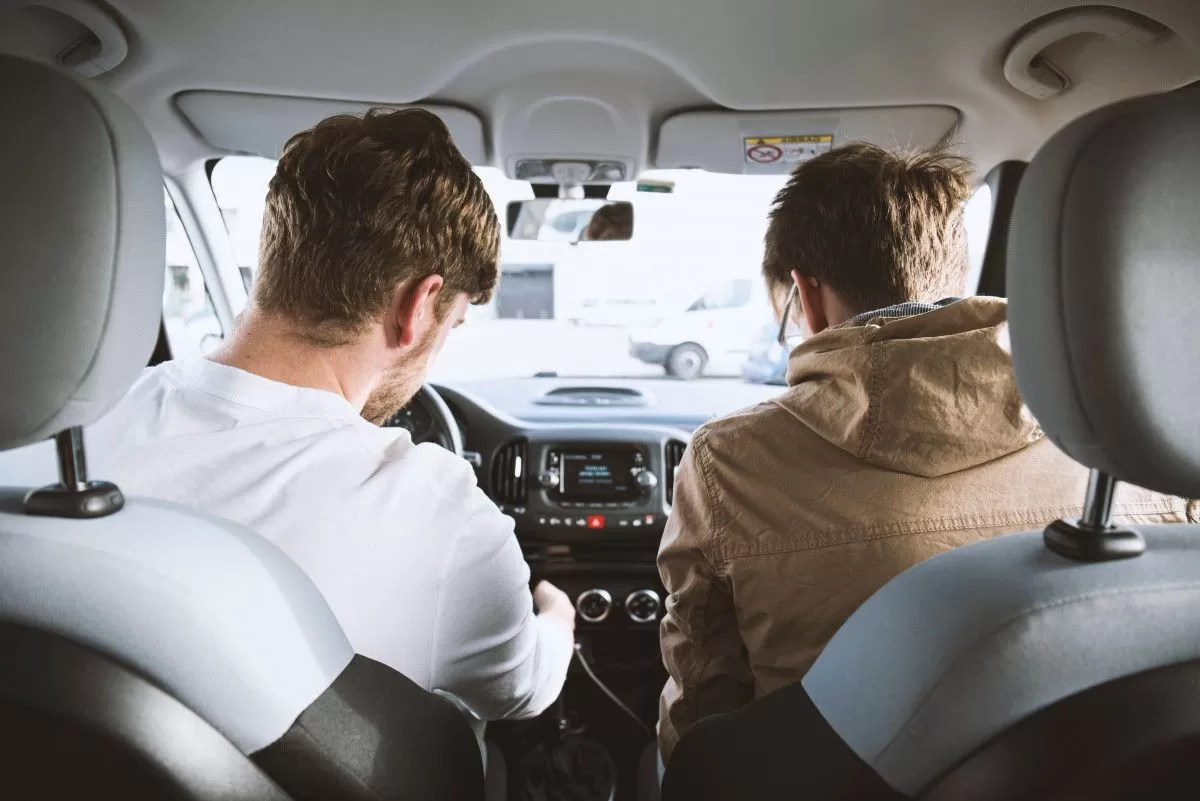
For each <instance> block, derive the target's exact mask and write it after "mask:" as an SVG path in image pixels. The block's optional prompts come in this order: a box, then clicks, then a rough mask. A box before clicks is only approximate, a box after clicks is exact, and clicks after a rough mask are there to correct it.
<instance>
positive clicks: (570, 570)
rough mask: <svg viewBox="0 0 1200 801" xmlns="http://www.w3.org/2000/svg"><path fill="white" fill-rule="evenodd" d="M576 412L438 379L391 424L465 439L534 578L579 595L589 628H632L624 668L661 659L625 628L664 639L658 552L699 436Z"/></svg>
mask: <svg viewBox="0 0 1200 801" xmlns="http://www.w3.org/2000/svg"><path fill="white" fill-rule="evenodd" d="M443 407H444V408H443ZM575 412H576V414H577V415H579V416H580V417H587V418H589V420H588V422H580V421H578V420H577V421H563V422H537V421H530V420H525V419H519V418H517V417H514V416H511V415H509V414H507V413H506V412H504V411H501V410H500V409H497V408H495V407H494V406H492V405H491V404H490V403H488V402H487V401H486V400H484V399H482V398H480V397H479V396H477V395H475V394H473V393H471V392H468V391H466V390H462V389H457V388H452V387H448V386H438V387H426V388H425V389H424V390H422V392H421V393H420V394H418V396H417V397H416V398H414V400H413V401H412V402H411V403H410V404H409V405H408V407H406V408H405V409H403V410H401V411H400V412H399V413H397V414H396V415H394V416H393V417H392V418H391V419H389V420H388V421H387V422H386V423H385V425H387V426H395V427H401V428H405V429H407V430H408V431H409V432H410V434H411V435H412V436H413V439H414V441H417V442H436V443H438V444H441V445H443V446H445V447H448V448H450V449H451V450H455V447H454V443H453V441H454V440H458V441H459V442H460V443H461V452H462V455H463V457H464V458H465V459H467V460H468V461H469V462H470V463H471V464H472V465H473V467H474V468H475V472H476V477H477V478H478V481H479V486H480V488H481V489H483V491H484V492H486V493H487V495H488V496H489V497H490V498H491V499H492V500H493V501H494V502H495V503H496V505H497V506H498V507H499V508H500V510H501V511H502V512H504V513H505V514H507V515H509V516H510V517H512V519H513V521H514V525H515V530H516V536H517V539H518V541H519V542H520V545H521V548H522V551H523V552H524V554H525V558H526V560H527V561H528V563H529V565H530V570H531V573H532V576H533V579H534V580H535V581H536V580H538V579H540V578H546V579H548V580H550V581H552V582H554V583H555V584H556V585H558V586H559V587H560V588H561V589H563V591H565V592H566V593H567V594H568V595H569V596H571V597H572V598H573V599H574V600H575V606H576V611H577V612H578V616H579V621H580V625H581V626H583V627H584V628H585V629H586V630H589V631H592V632H595V633H599V634H604V633H609V634H622V635H624V638H623V639H619V640H617V641H614V642H616V643H619V644H614V645H611V646H609V647H607V648H605V649H602V650H601V651H600V654H601V657H603V656H605V655H607V656H608V657H610V658H613V659H616V660H617V661H618V662H620V663H621V664H623V665H624V666H625V667H628V666H629V663H630V662H631V661H632V662H634V663H636V662H637V661H638V660H641V661H643V662H645V661H646V660H649V661H650V662H651V663H653V662H654V660H656V659H657V649H656V648H648V647H646V645H645V644H643V645H642V646H641V647H638V648H636V649H634V650H629V648H628V646H629V642H628V639H627V634H628V632H629V631H630V630H631V629H632V630H634V631H641V632H644V633H645V634H646V635H647V636H648V637H656V636H657V625H656V623H657V621H658V620H659V619H660V618H661V615H662V611H663V609H662V598H663V597H664V596H665V590H664V589H663V588H662V585H661V583H660V581H659V577H658V570H657V566H656V564H655V558H656V555H657V552H658V544H659V541H660V539H661V537H662V533H663V530H664V527H665V525H666V521H667V515H668V514H669V512H670V510H671V502H672V499H673V498H672V490H673V486H674V479H675V470H676V469H677V468H678V466H679V463H680V461H681V460H682V458H683V453H684V450H685V449H686V447H687V442H688V439H689V437H690V432H689V431H688V430H685V429H683V428H680V427H673V426H667V425H654V424H645V423H627V422H621V421H620V420H619V419H618V420H615V421H610V422H603V421H595V419H594V418H595V416H597V415H596V414H595V412H596V410H589V409H576V410H575ZM447 427H453V428H454V430H453V431H452V432H447V431H445V430H444V429H445V428H447Z"/></svg>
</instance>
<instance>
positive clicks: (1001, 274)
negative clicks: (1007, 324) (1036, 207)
mask: <svg viewBox="0 0 1200 801" xmlns="http://www.w3.org/2000/svg"><path fill="white" fill-rule="evenodd" d="M1028 166H1029V165H1028V164H1026V163H1025V162H1023V161H1002V162H1000V163H999V164H997V165H996V166H995V167H994V168H993V169H992V171H991V172H989V173H988V175H987V178H986V179H985V180H984V182H985V183H986V184H987V185H988V186H989V187H991V190H992V220H991V225H990V226H989V228H988V241H987V248H986V249H985V250H984V252H983V268H982V270H981V271H980V273H979V286H978V288H977V289H976V294H979V295H992V296H994V297H998V298H1003V297H1007V292H1008V290H1007V288H1006V287H1005V281H1006V276H1007V273H1008V268H1007V264H1008V229H1009V224H1010V223H1011V221H1012V213H1013V206H1014V204H1015V203H1016V199H1017V187H1018V186H1019V185H1020V183H1021V176H1022V175H1024V174H1025V168H1026V167H1028Z"/></svg>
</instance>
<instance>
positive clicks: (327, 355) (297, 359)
mask: <svg viewBox="0 0 1200 801" xmlns="http://www.w3.org/2000/svg"><path fill="white" fill-rule="evenodd" d="M364 347H365V346H364V345H362V344H350V345H344V346H338V347H321V346H318V345H315V344H313V343H312V342H309V341H308V340H306V339H305V338H304V337H303V336H301V335H300V334H299V332H298V331H297V330H296V328H295V326H294V325H291V324H290V323H288V322H287V321H285V320H282V319H280V318H279V317H278V316H276V315H270V314H266V313H264V312H261V311H259V310H256V309H253V308H248V309H246V311H245V312H244V313H243V314H242V316H241V317H240V318H239V319H238V322H237V325H236V326H235V327H234V330H233V333H232V335H231V336H230V337H229V339H227V340H226V341H225V344H224V345H222V346H221V348H220V349H218V350H217V351H216V352H215V353H213V354H212V355H210V356H209V357H208V358H210V359H211V360H212V361H214V362H217V363H218V364H223V365H226V366H227V367H235V368H237V369H239V370H244V371H246V372H248V373H254V374H255V375H259V376H262V377H263V378H266V379H270V380H271V381H278V382H280V383H282V384H291V385H292V386H295V387H307V388H310V389H321V390H325V391H327V392H333V393H335V394H337V395H341V396H342V397H343V398H345V399H346V400H347V401H349V402H350V403H351V404H352V405H353V406H354V407H355V408H356V409H361V408H362V406H363V404H364V403H366V400H367V397H368V395H369V394H370V392H371V389H372V388H373V382H374V376H373V375H371V374H370V373H369V370H364V369H363V365H366V364H369V359H366V358H364V357H363V354H361V353H359V352H358V351H359V350H361V349H363V348H364Z"/></svg>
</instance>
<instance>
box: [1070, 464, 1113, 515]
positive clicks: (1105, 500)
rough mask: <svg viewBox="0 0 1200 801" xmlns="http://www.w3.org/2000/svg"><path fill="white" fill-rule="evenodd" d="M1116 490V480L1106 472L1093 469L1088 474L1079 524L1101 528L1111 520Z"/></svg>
mask: <svg viewBox="0 0 1200 801" xmlns="http://www.w3.org/2000/svg"><path fill="white" fill-rule="evenodd" d="M1116 492H1117V480H1116V479H1115V478H1113V477H1112V476H1110V475H1109V474H1108V473H1104V472H1101V471H1100V470H1093V471H1091V473H1090V474H1089V475H1088V485H1087V495H1086V496H1084V501H1083V517H1081V518H1080V519H1079V522H1080V524H1081V525H1083V526H1086V527H1087V528H1092V529H1096V530H1102V529H1105V528H1108V525H1109V523H1111V522H1112V505H1113V496H1114V495H1115V494H1116Z"/></svg>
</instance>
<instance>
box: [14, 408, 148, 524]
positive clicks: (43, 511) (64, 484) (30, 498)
mask: <svg viewBox="0 0 1200 801" xmlns="http://www.w3.org/2000/svg"><path fill="white" fill-rule="evenodd" d="M54 447H55V450H56V451H57V453H58V482H59V483H57V484H51V485H50V486H48V487H42V488H41V489H35V490H32V491H31V492H30V493H29V494H28V495H26V496H25V513H26V514H31V515H45V516H46V517H69V518H88V517H106V516H108V515H111V514H113V513H115V512H119V511H121V509H122V508H123V507H124V506H125V496H124V495H122V494H121V490H120V488H119V487H118V486H117V485H116V484H113V483H111V482H108V481H88V477H87V456H86V454H85V453H84V449H83V429H82V428H81V427H79V426H71V427H70V428H67V429H65V430H63V431H60V432H58V433H57V434H55V435H54Z"/></svg>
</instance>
